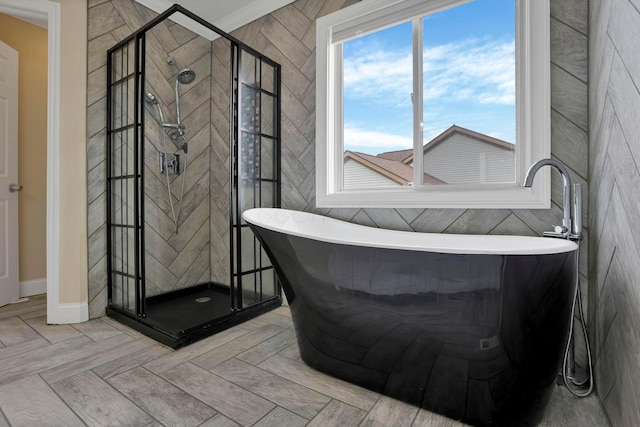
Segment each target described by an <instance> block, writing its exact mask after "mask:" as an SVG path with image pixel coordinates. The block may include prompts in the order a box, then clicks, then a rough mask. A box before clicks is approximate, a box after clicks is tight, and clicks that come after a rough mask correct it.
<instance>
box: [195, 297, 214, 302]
mask: <svg viewBox="0 0 640 427" xmlns="http://www.w3.org/2000/svg"><path fill="white" fill-rule="evenodd" d="M209 301H211V297H200V298H196V302H209Z"/></svg>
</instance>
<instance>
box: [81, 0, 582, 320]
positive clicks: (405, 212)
mask: <svg viewBox="0 0 640 427" xmlns="http://www.w3.org/2000/svg"><path fill="white" fill-rule="evenodd" d="M354 2H355V1H354V0H298V1H296V2H294V3H292V4H290V5H289V6H286V7H284V8H282V9H280V10H278V11H276V12H274V13H272V14H270V15H267V16H265V17H262V18H260V19H258V20H256V21H254V22H253V23H251V24H248V25H246V26H244V27H242V28H240V29H238V30H236V31H234V32H233V35H234V36H235V37H237V38H238V39H240V40H241V41H243V42H245V43H247V44H248V45H250V46H252V47H253V48H255V49H257V50H258V51H261V52H263V53H265V54H266V55H267V56H269V57H270V58H272V59H274V60H275V61H277V62H279V63H280V64H281V65H282V137H283V141H282V165H283V166H282V168H283V169H282V180H283V184H282V204H283V207H286V208H291V209H299V210H308V211H314V212H318V213H322V214H326V215H329V216H332V217H336V218H340V219H345V220H349V221H353V222H357V223H361V224H366V225H372V226H378V227H385V228H391V229H398V230H416V231H429V232H444V233H454V232H455V233H482V234H489V233H492V234H524V235H539V234H541V233H542V232H543V231H545V230H547V229H549V228H550V226H551V224H557V223H558V221H559V220H560V218H561V217H562V210H561V207H560V206H559V203H561V200H562V187H561V179H560V178H559V177H558V176H557V174H555V173H554V174H553V179H552V182H553V185H552V193H553V195H552V200H553V207H552V208H551V209H549V210H483V209H474V210H471V209H469V210H465V209H331V210H319V209H316V208H315V145H314V143H315V141H314V139H315V20H316V19H317V18H318V17H320V16H324V15H326V14H328V13H331V12H333V11H336V10H339V9H341V8H343V7H345V6H347V5H349V4H351V3H354ZM93 3H94V2H90V9H89V18H90V22H89V28H90V29H91V28H92V27H94V26H95V27H96V28H98V27H99V28H101V31H99V32H98V34H97V35H94V36H93V37H91V41H90V42H89V58H90V59H89V61H90V64H91V62H92V58H95V57H96V55H102V54H103V52H104V49H106V48H108V47H110V46H111V45H112V44H113V43H115V35H114V34H115V33H117V34H121V33H122V30H120V29H119V27H120V26H121V25H122V24H121V23H120V24H119V23H118V20H117V18H115V17H114V16H113V13H112V12H111V9H113V8H112V7H111V6H110V2H106V3H101V4H98V5H94V4H93ZM587 9H588V7H587V0H551V15H552V22H551V39H552V42H551V64H550V67H551V85H552V96H551V103H552V113H551V115H552V117H551V119H552V129H551V132H552V154H553V156H554V157H555V158H557V159H559V160H560V161H562V162H564V163H565V164H566V165H567V166H568V167H569V168H570V170H571V173H572V176H573V178H574V180H575V181H576V182H581V183H582V184H583V185H584V186H585V191H586V190H587V180H588V168H587V165H588V159H587V130H588V114H587ZM93 32H96V30H94V31H93ZM91 33H92V31H91V30H90V35H91ZM98 36H103V37H105V38H107V39H109V42H110V43H107V42H104V41H103V40H102V39H101V38H100V37H98ZM95 39H97V40H99V41H97V40H95ZM111 41H113V43H111ZM100 42H102V43H100ZM93 61H95V59H93ZM94 69H95V68H94ZM90 71H91V70H90ZM89 77H90V81H92V79H91V77H92V76H91V74H90V76H89ZM102 84H103V83H102ZM102 103H103V101H102ZM96 104H100V102H97V103H96ZM100 109H103V107H102V106H96V105H95V104H90V106H89V117H92V119H90V122H89V128H90V135H89V136H90V138H91V139H92V140H98V139H103V138H104V135H102V136H100V134H99V132H100V130H101V129H102V128H103V127H104V126H103V123H104V117H100V116H99V115H95V118H94V115H93V114H92V113H93V112H94V111H96V112H97V111H100ZM103 151H104V150H103V148H102V147H99V146H96V144H91V140H90V146H89V157H90V159H89V162H90V164H96V163H99V162H100V161H101V158H102V157H103V156H104V153H103ZM213 151H217V150H216V149H215V148H214V150H213ZM212 155H213V154H212ZM216 155H217V156H218V157H219V158H220V159H222V158H224V156H225V155H228V154H226V153H225V152H224V151H222V152H220V153H217V154H216ZM100 170H104V168H101V169H100ZM94 174H96V172H94ZM91 176H92V173H91V172H90V177H91ZM100 185H102V186H104V179H103V178H102V184H100ZM218 187H219V188H223V185H222V186H220V185H219V186H218ZM96 188H98V191H96V192H90V197H89V199H90V200H91V203H92V204H93V203H94V201H95V200H96V198H97V197H100V192H99V189H100V188H102V187H99V186H98V184H96ZM92 195H93V197H91V196H92ZM102 197H104V196H102ZM98 200H99V199H98ZM585 203H586V202H585ZM98 206H99V205H97V206H94V207H92V205H91V204H90V215H92V214H93V213H94V212H95V213H97V214H98V215H100V212H99V207H98ZM585 212H586V206H585ZM585 218H586V217H585ZM90 222H91V223H92V224H94V226H93V229H92V230H90V231H91V233H90V236H91V237H90V239H89V246H90V260H91V264H90V265H91V270H90V298H91V304H90V305H91V313H92V315H94V316H95V315H100V314H101V313H102V312H103V311H104V305H105V301H106V297H105V295H106V291H105V285H106V272H105V271H104V266H103V265H102V264H104V261H103V260H104V256H105V254H104V243H103V241H104V237H103V234H104V223H103V221H102V222H101V220H100V218H99V217H98V218H93V219H92V220H90ZM586 235H588V233H586ZM587 243H588V239H585V240H584V242H583V247H585V250H583V255H584V256H583V257H582V259H581V266H580V272H581V277H582V283H583V286H585V294H586V285H587V262H586V259H587V257H586V246H587ZM212 253H213V251H212ZM214 262H215V260H214Z"/></svg>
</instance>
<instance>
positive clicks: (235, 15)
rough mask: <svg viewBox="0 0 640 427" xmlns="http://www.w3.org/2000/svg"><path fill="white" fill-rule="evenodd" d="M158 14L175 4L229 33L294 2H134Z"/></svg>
mask: <svg viewBox="0 0 640 427" xmlns="http://www.w3.org/2000/svg"><path fill="white" fill-rule="evenodd" d="M135 1H137V2H138V3H140V4H142V5H144V6H146V7H148V8H149V9H152V10H154V11H156V12H158V13H160V12H162V11H164V10H166V9H168V8H169V7H170V6H171V5H172V4H174V3H177V4H179V5H181V6H182V7H184V8H185V9H187V10H189V11H190V12H193V13H195V14H196V15H198V16H200V17H201V18H203V19H204V20H205V21H208V22H209V23H211V24H213V25H215V26H216V27H218V28H220V29H221V30H223V31H225V32H231V31H233V30H235V29H237V28H240V27H242V26H243V25H246V24H248V23H250V22H252V21H255V20H256V19H258V18H260V17H262V16H264V15H268V14H269V13H271V12H273V11H275V10H277V9H280V8H281V7H284V6H286V5H288V4H289V3H292V2H293V1H294V0H135Z"/></svg>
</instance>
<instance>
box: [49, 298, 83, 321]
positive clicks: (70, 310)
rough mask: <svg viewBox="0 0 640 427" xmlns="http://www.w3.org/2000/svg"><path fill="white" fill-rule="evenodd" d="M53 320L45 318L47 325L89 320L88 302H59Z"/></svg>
mask: <svg viewBox="0 0 640 427" xmlns="http://www.w3.org/2000/svg"><path fill="white" fill-rule="evenodd" d="M56 311H57V313H56V318H55V320H52V319H49V318H47V324H49V325H63V324H69V323H81V322H86V321H87V320H89V302H88V301H84V302H79V303H67V304H65V303H60V304H58V309H57V310H56Z"/></svg>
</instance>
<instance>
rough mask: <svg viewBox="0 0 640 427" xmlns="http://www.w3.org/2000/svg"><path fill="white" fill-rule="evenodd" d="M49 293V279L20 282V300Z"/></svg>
mask: <svg viewBox="0 0 640 427" xmlns="http://www.w3.org/2000/svg"><path fill="white" fill-rule="evenodd" d="M46 293H47V279H46V278H44V279H36V280H25V281H23V282H20V298H23V297H30V296H31V295H40V294H46Z"/></svg>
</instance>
